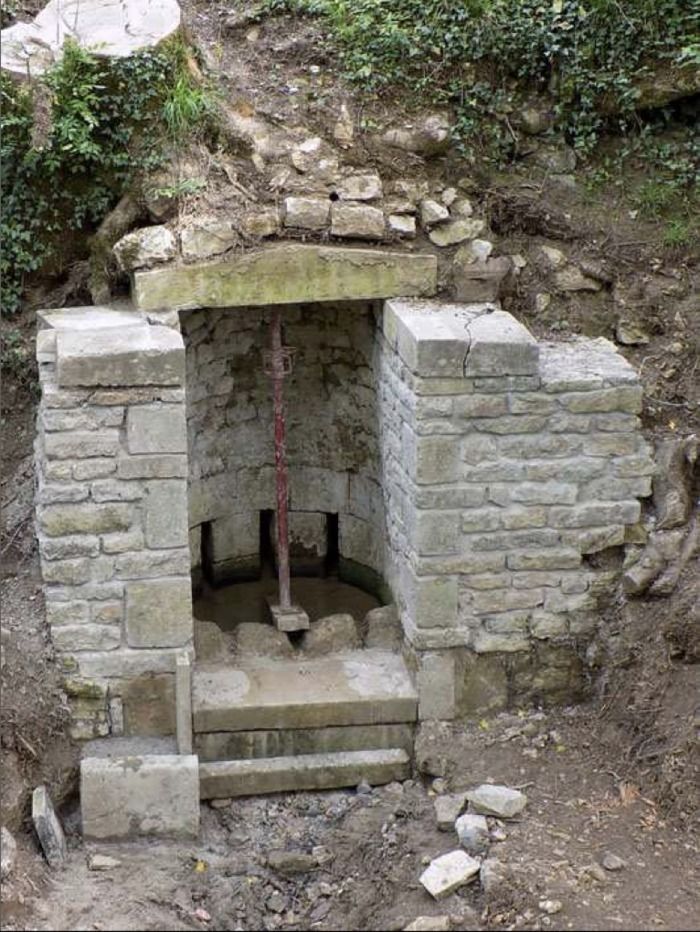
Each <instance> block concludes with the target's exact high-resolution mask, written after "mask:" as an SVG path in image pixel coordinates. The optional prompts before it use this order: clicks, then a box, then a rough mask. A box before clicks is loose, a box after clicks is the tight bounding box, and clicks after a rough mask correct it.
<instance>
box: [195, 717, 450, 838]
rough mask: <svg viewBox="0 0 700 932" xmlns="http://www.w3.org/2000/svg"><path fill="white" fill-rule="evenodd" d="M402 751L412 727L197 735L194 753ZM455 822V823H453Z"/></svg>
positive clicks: (209, 756) (206, 757) (409, 745)
mask: <svg viewBox="0 0 700 932" xmlns="http://www.w3.org/2000/svg"><path fill="white" fill-rule="evenodd" d="M381 748H401V749H403V750H404V751H406V752H407V753H412V751H413V725H411V724H403V723H397V724H393V725H348V726H345V727H339V728H338V727H330V728H288V729H284V730H270V729H261V730H256V731H215V732H208V733H204V734H198V735H197V736H196V741H195V749H196V752H197V754H198V755H199V759H200V761H215V760H251V759H255V758H261V757H294V756H295V755H298V754H332V753H335V752H337V751H370V750H379V749H381ZM453 822H454V820H453Z"/></svg>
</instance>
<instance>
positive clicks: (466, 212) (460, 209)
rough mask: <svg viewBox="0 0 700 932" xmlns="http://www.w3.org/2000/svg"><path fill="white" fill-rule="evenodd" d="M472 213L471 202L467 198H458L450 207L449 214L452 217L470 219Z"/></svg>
mask: <svg viewBox="0 0 700 932" xmlns="http://www.w3.org/2000/svg"><path fill="white" fill-rule="evenodd" d="M473 213H474V208H473V207H472V202H471V201H470V200H469V198H467V197H459V198H457V200H456V201H455V202H454V203H453V204H452V205H451V206H450V214H451V216H453V217H471V215H472V214H473Z"/></svg>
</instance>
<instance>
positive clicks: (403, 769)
mask: <svg viewBox="0 0 700 932" xmlns="http://www.w3.org/2000/svg"><path fill="white" fill-rule="evenodd" d="M410 772H411V762H410V758H409V756H408V754H407V753H406V752H405V751H402V750H399V749H389V750H374V751H343V752H340V753H337V754H303V755H301V756H299V757H268V758H265V759H262V760H236V761H218V762H212V763H204V764H201V765H200V768H199V774H200V797H201V798H202V799H221V798H224V797H230V796H251V795H258V794H260V793H281V792H288V791H290V790H324V789H331V788H333V787H341V786H357V784H358V783H361V782H362V781H366V782H367V783H370V784H381V783H391V782H393V781H394V780H406V779H407V778H408V777H409V776H410Z"/></svg>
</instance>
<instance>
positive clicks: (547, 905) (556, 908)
mask: <svg viewBox="0 0 700 932" xmlns="http://www.w3.org/2000/svg"><path fill="white" fill-rule="evenodd" d="M538 905H539V908H540V909H541V910H542V912H543V913H547V915H548V916H554V915H556V914H557V913H560V912H561V910H562V904H561V900H540V902H539V904H538Z"/></svg>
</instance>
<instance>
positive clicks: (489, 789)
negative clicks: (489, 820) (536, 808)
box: [467, 783, 527, 819]
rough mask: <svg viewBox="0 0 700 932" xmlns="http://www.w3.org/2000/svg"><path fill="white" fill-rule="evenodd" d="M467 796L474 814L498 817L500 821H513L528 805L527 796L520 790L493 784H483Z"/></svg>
mask: <svg viewBox="0 0 700 932" xmlns="http://www.w3.org/2000/svg"><path fill="white" fill-rule="evenodd" d="M467 796H468V798H469V803H470V805H471V808H472V809H473V810H474V812H480V813H482V814H484V815H493V816H497V817H498V818H499V819H512V818H513V817H514V816H516V815H518V814H519V813H521V812H522V811H523V809H524V808H525V806H526V805H527V796H526V795H525V794H524V793H521V792H520V790H513V789H511V788H510V787H508V786H498V785H496V784H491V783H482V785H481V786H479V787H477V788H476V789H475V790H471V791H470V792H469V793H468V794H467Z"/></svg>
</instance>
